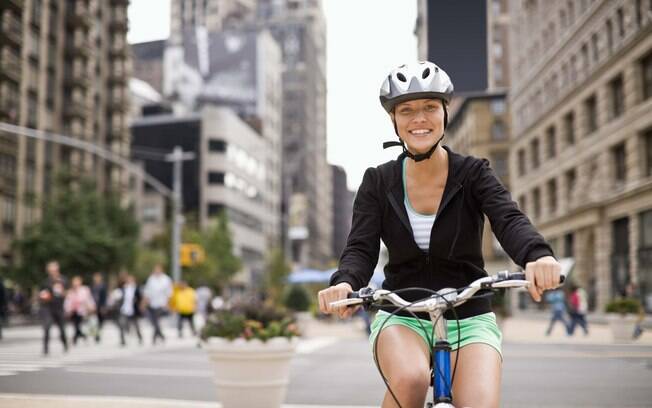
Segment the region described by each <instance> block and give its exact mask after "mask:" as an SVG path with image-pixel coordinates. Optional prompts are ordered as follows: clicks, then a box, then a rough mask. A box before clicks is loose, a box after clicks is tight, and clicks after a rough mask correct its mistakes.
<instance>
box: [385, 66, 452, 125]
mask: <svg viewBox="0 0 652 408" xmlns="http://www.w3.org/2000/svg"><path fill="white" fill-rule="evenodd" d="M452 96H453V83H452V82H451V79H450V77H449V76H448V74H447V73H446V72H445V71H444V70H443V69H441V68H439V67H438V66H437V65H435V64H433V63H432V62H430V61H418V62H414V63H410V64H403V65H401V66H400V67H398V68H396V69H394V70H392V72H390V73H389V75H388V76H387V78H385V81H384V82H383V85H382V86H381V87H380V103H381V105H383V108H385V110H386V111H387V112H388V113H389V112H391V111H392V110H393V109H394V106H396V105H397V104H399V103H401V102H405V101H411V100H414V99H433V98H437V99H442V100H444V101H446V102H450V100H451V97H452Z"/></svg>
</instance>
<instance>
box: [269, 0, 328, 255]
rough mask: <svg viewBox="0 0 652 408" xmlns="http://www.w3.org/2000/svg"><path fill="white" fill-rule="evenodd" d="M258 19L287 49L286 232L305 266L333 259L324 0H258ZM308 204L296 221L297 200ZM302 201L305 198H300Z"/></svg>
mask: <svg viewBox="0 0 652 408" xmlns="http://www.w3.org/2000/svg"><path fill="white" fill-rule="evenodd" d="M257 14H258V16H257V17H258V24H259V25H262V26H264V27H267V28H268V29H269V30H270V31H271V32H272V35H273V36H274V38H275V39H276V40H277V41H278V43H279V44H280V45H281V48H282V50H283V65H284V70H283V178H284V181H285V185H284V194H283V197H284V213H285V214H287V215H286V217H285V219H286V221H287V222H286V223H285V226H284V227H285V228H284V232H285V238H286V239H288V240H289V241H290V242H291V248H292V258H293V261H294V263H295V264H298V265H302V266H307V265H309V266H314V267H324V266H326V265H327V264H328V263H329V262H330V261H331V260H332V259H333V252H332V240H333V229H332V225H333V221H332V219H333V214H332V200H333V193H332V191H331V186H332V183H331V170H330V167H329V165H328V163H327V161H326V26H325V19H324V13H323V9H322V6H321V1H320V0H289V1H286V2H278V1H271V0H259V1H258V8H257ZM303 202H305V203H306V205H307V212H306V217H305V225H302V224H293V223H292V222H291V217H290V216H289V214H293V213H296V212H297V211H296V210H295V209H293V208H292V205H293V204H295V203H303ZM299 205H300V206H301V204H299Z"/></svg>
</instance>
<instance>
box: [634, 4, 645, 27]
mask: <svg viewBox="0 0 652 408" xmlns="http://www.w3.org/2000/svg"><path fill="white" fill-rule="evenodd" d="M642 2H643V1H642V0H636V5H635V6H634V7H636V10H635V13H636V27H640V26H641V25H642V23H643V15H642V14H641V8H642V6H643V5H642V4H641V3H642Z"/></svg>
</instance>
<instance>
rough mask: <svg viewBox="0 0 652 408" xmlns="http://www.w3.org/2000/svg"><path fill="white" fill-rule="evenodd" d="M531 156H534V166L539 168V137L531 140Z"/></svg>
mask: <svg viewBox="0 0 652 408" xmlns="http://www.w3.org/2000/svg"><path fill="white" fill-rule="evenodd" d="M530 156H531V158H532V168H533V169H536V168H538V167H539V165H540V163H541V162H540V159H539V139H534V140H532V141H531V142H530Z"/></svg>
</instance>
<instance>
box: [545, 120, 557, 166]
mask: <svg viewBox="0 0 652 408" xmlns="http://www.w3.org/2000/svg"><path fill="white" fill-rule="evenodd" d="M546 146H547V151H548V158H549V159H552V158H553V157H555V154H556V151H557V135H556V131H555V127H554V126H550V127H549V128H548V130H546Z"/></svg>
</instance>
